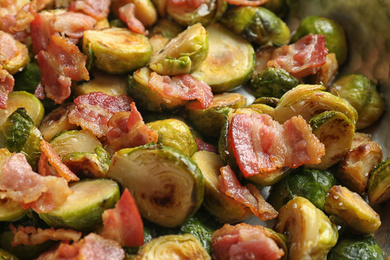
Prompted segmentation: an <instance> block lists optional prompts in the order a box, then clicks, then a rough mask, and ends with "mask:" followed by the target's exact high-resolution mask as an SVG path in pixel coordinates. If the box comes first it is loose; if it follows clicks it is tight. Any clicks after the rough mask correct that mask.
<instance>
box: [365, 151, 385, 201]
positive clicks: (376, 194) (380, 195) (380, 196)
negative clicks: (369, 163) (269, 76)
mask: <svg viewBox="0 0 390 260" xmlns="http://www.w3.org/2000/svg"><path fill="white" fill-rule="evenodd" d="M389 166H390V158H386V159H385V160H384V161H383V162H381V163H380V164H378V165H377V166H375V168H374V170H373V171H372V172H371V176H370V178H369V179H368V186H367V192H368V199H369V201H370V203H371V204H379V203H382V202H384V201H386V200H388V199H389V198H390V167H389Z"/></svg>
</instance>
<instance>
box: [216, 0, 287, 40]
mask: <svg viewBox="0 0 390 260" xmlns="http://www.w3.org/2000/svg"><path fill="white" fill-rule="evenodd" d="M221 22H222V23H223V24H225V25H226V27H228V28H230V29H232V31H233V32H235V33H237V34H240V35H242V36H244V38H246V39H247V40H248V41H250V42H253V43H256V44H258V45H267V44H272V45H277V46H280V45H284V44H287V43H288V42H289V41H290V29H289V28H288V26H287V24H286V23H285V22H284V21H283V20H282V19H280V18H279V17H277V16H276V15H275V14H274V13H273V12H271V11H270V10H268V9H266V8H264V7H252V6H240V7H235V8H232V9H230V10H228V11H227V12H226V13H225V14H224V15H223V17H222V18H221Z"/></svg>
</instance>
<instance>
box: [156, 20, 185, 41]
mask: <svg viewBox="0 0 390 260" xmlns="http://www.w3.org/2000/svg"><path fill="white" fill-rule="evenodd" d="M182 31H183V27H182V26H180V25H178V24H177V23H175V22H174V21H172V20H170V19H167V18H162V19H158V20H157V22H156V23H155V24H154V25H153V27H152V29H151V30H150V35H151V36H153V35H155V34H160V35H162V36H163V37H165V38H168V39H172V38H175V37H176V36H177V35H178V34H179V33H181V32H182Z"/></svg>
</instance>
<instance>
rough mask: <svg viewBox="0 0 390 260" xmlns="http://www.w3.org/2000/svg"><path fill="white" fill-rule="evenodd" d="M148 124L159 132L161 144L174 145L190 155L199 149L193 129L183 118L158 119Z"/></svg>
mask: <svg viewBox="0 0 390 260" xmlns="http://www.w3.org/2000/svg"><path fill="white" fill-rule="evenodd" d="M147 126H148V127H149V128H151V129H154V130H155V131H156V132H157V134H158V143H159V144H162V145H164V146H169V147H172V148H174V149H176V150H178V151H179V152H182V153H183V154H184V155H186V156H188V157H191V156H192V155H193V154H194V153H195V152H196V151H197V150H198V148H197V145H196V142H195V138H194V136H193V135H192V132H191V129H190V128H189V127H188V125H187V124H186V123H184V122H183V121H182V120H178V119H173V118H172V119H165V120H157V121H154V122H150V123H148V124H147Z"/></svg>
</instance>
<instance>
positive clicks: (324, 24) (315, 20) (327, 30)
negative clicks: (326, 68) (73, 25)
mask: <svg viewBox="0 0 390 260" xmlns="http://www.w3.org/2000/svg"><path fill="white" fill-rule="evenodd" d="M309 33H312V34H323V35H325V37H326V39H325V41H326V42H325V47H326V48H328V49H329V52H330V53H335V54H336V57H337V61H338V63H339V64H340V65H342V64H344V62H345V61H346V59H347V54H348V50H347V48H348V46H347V39H346V35H345V32H344V28H343V27H342V26H341V25H340V24H339V23H338V22H336V21H335V20H332V19H329V18H326V17H321V16H315V15H313V16H308V17H306V18H305V19H303V20H302V21H301V23H300V25H299V27H298V29H297V30H296V32H295V33H294V34H293V36H292V37H291V41H292V42H296V41H298V40H299V39H300V38H302V37H304V36H306V35H308V34H309Z"/></svg>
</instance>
